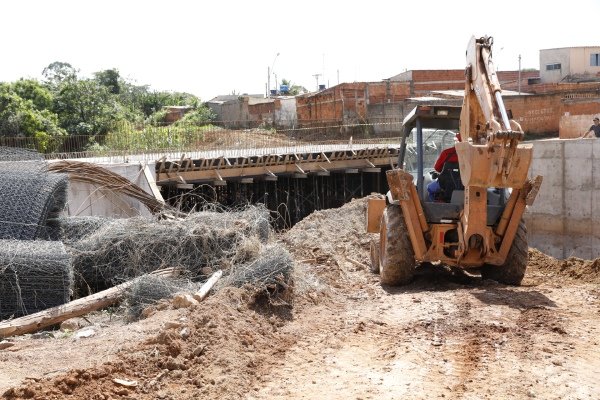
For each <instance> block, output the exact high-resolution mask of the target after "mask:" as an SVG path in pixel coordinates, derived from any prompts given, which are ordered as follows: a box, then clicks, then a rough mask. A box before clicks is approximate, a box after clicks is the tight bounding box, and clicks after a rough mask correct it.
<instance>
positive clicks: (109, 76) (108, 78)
mask: <svg viewBox="0 0 600 400" xmlns="http://www.w3.org/2000/svg"><path fill="white" fill-rule="evenodd" d="M94 76H95V78H96V80H97V81H98V83H99V84H100V85H102V86H105V87H106V88H107V89H108V91H109V92H110V93H112V94H119V93H121V83H120V78H121V76H120V75H119V71H118V70H116V69H114V68H113V69H106V70H104V71H100V72H96V73H94Z"/></svg>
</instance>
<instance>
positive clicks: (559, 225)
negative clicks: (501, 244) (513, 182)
mask: <svg viewBox="0 0 600 400" xmlns="http://www.w3.org/2000/svg"><path fill="white" fill-rule="evenodd" d="M530 175H531V176H535V175H543V176H544V181H543V183H542V187H541V189H540V193H539V195H538V197H537V199H536V201H535V203H534V204H533V206H531V207H530V208H529V209H528V210H527V213H526V214H525V220H526V223H527V228H528V231H529V245H530V246H531V247H535V248H537V249H539V250H541V251H543V252H544V253H546V254H549V255H551V256H553V257H556V258H567V257H570V256H576V257H580V258H585V259H595V258H598V257H600V140H597V139H576V140H561V139H552V140H543V141H535V142H534V150H533V161H532V166H531V170H530Z"/></svg>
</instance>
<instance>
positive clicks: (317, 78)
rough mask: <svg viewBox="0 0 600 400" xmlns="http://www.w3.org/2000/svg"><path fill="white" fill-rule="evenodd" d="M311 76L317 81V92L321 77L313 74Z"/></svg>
mask: <svg viewBox="0 0 600 400" xmlns="http://www.w3.org/2000/svg"><path fill="white" fill-rule="evenodd" d="M313 76H314V77H315V79H316V80H317V92H318V91H319V77H320V76H321V74H314V75H313Z"/></svg>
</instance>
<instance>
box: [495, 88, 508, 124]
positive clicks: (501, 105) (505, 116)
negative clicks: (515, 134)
mask: <svg viewBox="0 0 600 400" xmlns="http://www.w3.org/2000/svg"><path fill="white" fill-rule="evenodd" d="M494 94H495V96H496V102H497V103H498V109H499V110H500V115H501V116H502V122H503V123H504V128H505V129H506V130H507V131H510V121H509V120H508V114H507V113H506V108H505V107H504V101H503V100H502V94H501V93H500V92H495V93H494Z"/></svg>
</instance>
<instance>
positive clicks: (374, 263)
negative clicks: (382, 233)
mask: <svg viewBox="0 0 600 400" xmlns="http://www.w3.org/2000/svg"><path fill="white" fill-rule="evenodd" d="M370 250H371V265H369V269H370V270H371V272H372V273H374V274H378V273H379V242H378V241H376V240H372V241H371V249H370Z"/></svg>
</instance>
